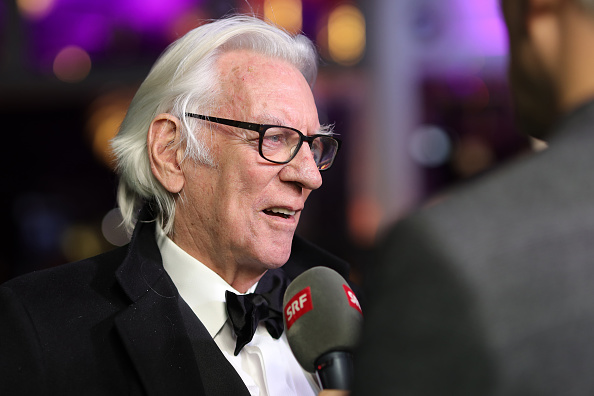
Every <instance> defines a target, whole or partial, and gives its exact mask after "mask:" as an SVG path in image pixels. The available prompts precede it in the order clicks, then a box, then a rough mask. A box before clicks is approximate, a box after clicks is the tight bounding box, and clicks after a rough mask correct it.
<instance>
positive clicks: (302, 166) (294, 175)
mask: <svg viewBox="0 0 594 396" xmlns="http://www.w3.org/2000/svg"><path fill="white" fill-rule="evenodd" d="M280 177H281V180H283V181H292V182H295V183H297V184H299V185H300V186H301V187H302V188H305V189H308V190H316V189H318V188H320V187H321V186H322V175H321V174H320V170H319V169H318V165H317V164H316V161H315V160H314V156H313V153H312V151H311V148H310V147H309V144H307V143H305V142H304V144H303V145H302V146H301V148H300V149H299V152H298V153H297V155H296V156H295V158H293V159H292V160H291V162H289V163H288V164H287V165H286V166H285V167H284V168H283V169H282V170H281V172H280Z"/></svg>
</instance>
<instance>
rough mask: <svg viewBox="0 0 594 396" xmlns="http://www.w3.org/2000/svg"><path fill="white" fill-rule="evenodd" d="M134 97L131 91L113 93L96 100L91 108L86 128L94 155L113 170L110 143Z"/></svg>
mask: <svg viewBox="0 0 594 396" xmlns="http://www.w3.org/2000/svg"><path fill="white" fill-rule="evenodd" d="M132 96H133V92H129V91H116V92H112V93H109V94H106V95H104V96H102V97H100V98H98V99H97V100H95V102H93V103H92V105H91V106H90V108H89V114H90V115H89V118H88V121H87V125H86V128H87V133H88V135H89V138H90V141H91V145H92V148H93V154H95V157H97V158H98V159H99V160H100V161H101V162H102V163H104V164H105V165H107V166H108V167H109V168H111V169H113V168H114V155H113V151H112V150H111V145H110V141H111V139H113V138H114V137H115V135H116V133H117V132H118V129H119V127H120V124H121V123H122V121H123V120H124V117H125V116H126V111H127V110H128V106H129V105H130V101H131V100H132Z"/></svg>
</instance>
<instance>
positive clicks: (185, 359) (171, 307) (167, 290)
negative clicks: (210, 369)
mask: <svg viewBox="0 0 594 396" xmlns="http://www.w3.org/2000/svg"><path fill="white" fill-rule="evenodd" d="M145 220H146V218H143V216H142V215H141V217H140V218H139V220H138V224H137V227H136V229H135V231H134V235H133V237H132V240H131V242H130V246H129V252H128V255H127V256H126V259H125V260H124V262H123V263H122V265H121V266H120V267H119V268H118V271H117V274H116V277H117V279H118V281H119V283H120V285H121V286H122V288H123V290H124V292H125V293H126V294H127V295H128V297H129V298H130V300H131V302H132V303H131V305H130V306H129V307H128V308H127V309H125V310H124V311H122V312H120V313H119V314H118V316H117V317H116V318H115V324H116V327H117V330H118V332H119V334H120V337H121V339H122V342H123V344H124V346H125V349H126V351H127V352H128V354H129V355H130V358H131V360H132V362H133V364H134V366H135V368H136V370H137V372H138V374H139V376H140V379H141V381H142V383H143V385H144V387H145V389H146V391H147V394H149V395H164V394H171V395H193V396H196V395H204V387H203V385H202V379H201V377H200V373H199V370H198V365H197V363H196V357H195V356H194V351H193V349H192V344H191V343H190V341H189V339H188V334H187V331H186V328H185V326H184V321H183V318H182V316H181V313H180V310H179V306H178V299H180V297H179V293H178V292H177V289H176V288H175V286H174V285H173V282H172V281H171V279H170V278H169V276H168V275H167V273H166V272H165V270H164V269H163V266H162V260H161V254H160V252H159V248H158V246H157V244H156V242H155V235H154V232H155V229H154V223H146V222H145Z"/></svg>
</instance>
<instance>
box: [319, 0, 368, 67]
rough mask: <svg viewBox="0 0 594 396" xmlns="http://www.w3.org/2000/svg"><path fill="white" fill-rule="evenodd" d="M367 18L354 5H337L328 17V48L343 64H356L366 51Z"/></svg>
mask: <svg viewBox="0 0 594 396" xmlns="http://www.w3.org/2000/svg"><path fill="white" fill-rule="evenodd" d="M365 42H366V35H365V18H364V16H363V14H362V13H361V11H359V9H358V8H357V7H355V6H352V5H341V6H338V7H336V8H335V9H334V10H333V11H332V12H331V13H330V16H329V17H328V50H329V52H330V57H331V58H332V60H334V61H335V62H337V63H339V64H342V65H354V64H356V63H357V62H359V61H360V60H361V58H362V57H363V53H364V51H365Z"/></svg>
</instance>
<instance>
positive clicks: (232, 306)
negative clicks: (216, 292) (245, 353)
mask: <svg viewBox="0 0 594 396" xmlns="http://www.w3.org/2000/svg"><path fill="white" fill-rule="evenodd" d="M289 282H290V281H289V278H288V277H287V275H286V274H285V272H284V271H283V270H282V269H280V268H279V269H274V270H268V271H267V272H266V273H265V274H264V276H262V278H261V279H260V281H259V282H258V286H257V287H256V290H255V293H250V294H243V295H237V294H235V293H233V292H230V291H227V292H226V293H225V299H226V300H227V315H228V316H229V319H230V320H231V325H232V326H233V332H234V333H235V335H236V336H237V344H236V345H235V356H237V355H238V354H239V351H241V348H243V347H244V346H245V345H246V344H247V343H249V342H250V341H251V340H252V338H253V337H254V333H255V332H256V328H257V327H258V323H260V322H261V321H263V322H264V324H265V325H266V329H267V330H268V332H269V333H270V335H271V336H272V337H274V338H276V339H278V338H280V336H281V335H282V334H283V295H284V293H285V290H286V288H287V286H288V284H289Z"/></svg>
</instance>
